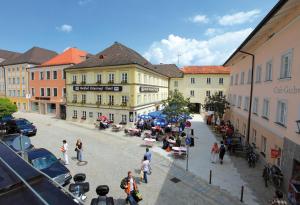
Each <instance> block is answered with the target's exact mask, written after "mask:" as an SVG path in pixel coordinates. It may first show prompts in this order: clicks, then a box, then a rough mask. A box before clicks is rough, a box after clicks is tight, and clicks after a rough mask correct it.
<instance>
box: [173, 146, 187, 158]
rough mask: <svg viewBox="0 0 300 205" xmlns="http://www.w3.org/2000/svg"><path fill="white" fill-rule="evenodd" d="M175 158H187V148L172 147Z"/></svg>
mask: <svg viewBox="0 0 300 205" xmlns="http://www.w3.org/2000/svg"><path fill="white" fill-rule="evenodd" d="M172 150H173V153H174V155H175V156H185V155H186V152H187V148H186V147H172Z"/></svg>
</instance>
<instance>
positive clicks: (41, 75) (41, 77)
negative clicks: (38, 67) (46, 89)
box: [40, 72, 44, 80]
mask: <svg viewBox="0 0 300 205" xmlns="http://www.w3.org/2000/svg"><path fill="white" fill-rule="evenodd" d="M40 80H44V72H40Z"/></svg>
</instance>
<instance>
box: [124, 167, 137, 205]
mask: <svg viewBox="0 0 300 205" xmlns="http://www.w3.org/2000/svg"><path fill="white" fill-rule="evenodd" d="M135 191H138V188H137V185H136V182H135V180H134V179H133V177H132V173H131V171H129V172H128V176H127V178H126V185H125V192H126V194H127V200H128V201H129V203H130V205H136V204H137V202H136V200H135V199H134V194H135Z"/></svg>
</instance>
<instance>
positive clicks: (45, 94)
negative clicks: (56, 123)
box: [29, 48, 87, 119]
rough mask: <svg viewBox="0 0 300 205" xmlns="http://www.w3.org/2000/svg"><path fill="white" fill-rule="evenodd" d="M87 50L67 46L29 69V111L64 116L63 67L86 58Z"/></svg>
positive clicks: (64, 79)
mask: <svg viewBox="0 0 300 205" xmlns="http://www.w3.org/2000/svg"><path fill="white" fill-rule="evenodd" d="M86 56H87V52H85V51H81V50H79V49H77V48H69V49H68V50H66V51H64V52H63V53H61V54H59V55H57V56H55V57H53V58H52V59H50V60H48V61H46V62H44V63H42V64H41V65H40V66H35V67H32V68H30V69H29V91H30V94H31V95H30V105H31V106H30V111H32V112H37V113H40V114H52V115H55V116H56V117H57V118H62V119H65V118H66V106H65V104H66V87H65V81H66V75H65V72H64V69H65V68H68V67H70V66H72V65H75V64H78V63H80V62H82V61H84V60H86Z"/></svg>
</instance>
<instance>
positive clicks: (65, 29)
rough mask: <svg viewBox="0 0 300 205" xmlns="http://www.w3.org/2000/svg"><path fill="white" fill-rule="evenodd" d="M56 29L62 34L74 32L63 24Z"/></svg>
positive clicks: (70, 27)
mask: <svg viewBox="0 0 300 205" xmlns="http://www.w3.org/2000/svg"><path fill="white" fill-rule="evenodd" d="M56 29H57V30H59V31H62V32H66V33H70V32H71V31H72V30H73V27H72V26H71V25H68V24H63V25H61V26H59V27H56Z"/></svg>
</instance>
